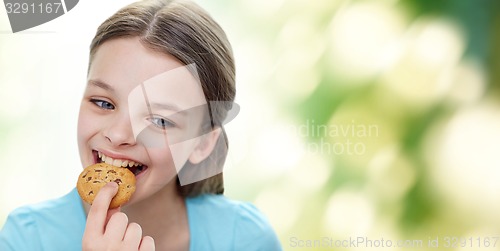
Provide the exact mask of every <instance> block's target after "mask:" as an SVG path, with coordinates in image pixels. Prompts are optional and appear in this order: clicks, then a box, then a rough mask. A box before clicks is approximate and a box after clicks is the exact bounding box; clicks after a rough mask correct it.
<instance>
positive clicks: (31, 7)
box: [4, 0, 78, 33]
mask: <svg viewBox="0 0 500 251" xmlns="http://www.w3.org/2000/svg"><path fill="white" fill-rule="evenodd" d="M77 4H78V0H59V1H57V0H4V6H5V10H6V12H7V16H8V17H9V22H10V27H11V29H12V32H13V33H16V32H19V31H23V30H27V29H30V28H33V27H36V26H38V25H41V24H44V23H46V22H49V21H52V20H54V19H56V18H58V17H60V16H62V15H64V14H65V13H67V12H68V11H70V10H71V9H73V8H74V7H75V6H76V5H77Z"/></svg>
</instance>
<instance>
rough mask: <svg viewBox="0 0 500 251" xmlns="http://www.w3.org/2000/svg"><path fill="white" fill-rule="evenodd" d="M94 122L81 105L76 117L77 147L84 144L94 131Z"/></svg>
mask: <svg viewBox="0 0 500 251" xmlns="http://www.w3.org/2000/svg"><path fill="white" fill-rule="evenodd" d="M95 126H96V121H95V119H92V116H91V115H90V113H89V112H88V109H85V107H84V106H83V105H82V106H81V107H80V113H79V115H78V127H77V137H78V145H80V146H81V145H82V144H85V143H86V141H87V140H89V138H90V136H91V135H92V133H93V131H95V128H94V127H95Z"/></svg>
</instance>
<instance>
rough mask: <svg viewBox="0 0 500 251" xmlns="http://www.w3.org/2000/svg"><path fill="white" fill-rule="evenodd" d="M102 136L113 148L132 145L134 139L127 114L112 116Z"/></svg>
mask: <svg viewBox="0 0 500 251" xmlns="http://www.w3.org/2000/svg"><path fill="white" fill-rule="evenodd" d="M103 135H104V137H106V139H107V140H108V141H109V142H110V143H111V144H112V145H113V146H114V147H118V146H126V145H134V144H135V138H134V133H133V131H132V125H131V122H130V117H129V115H128V113H126V114H117V116H113V117H112V118H111V119H110V121H109V126H108V127H106V128H105V130H104V131H103Z"/></svg>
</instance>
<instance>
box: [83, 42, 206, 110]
mask: <svg viewBox="0 0 500 251" xmlns="http://www.w3.org/2000/svg"><path fill="white" fill-rule="evenodd" d="M190 67H191V68H189V69H188V67H186V66H184V65H183V64H182V63H181V62H180V61H179V60H177V59H176V58H175V57H173V56H171V55H168V54H165V53H160V52H157V51H154V50H151V49H149V48H147V47H145V46H144V45H143V44H142V43H141V42H140V40H139V38H138V37H133V38H119V39H113V40H109V41H106V42H105V43H103V44H102V45H100V46H99V48H98V49H97V51H96V53H95V55H94V57H93V59H92V62H91V66H90V69H89V75H88V79H89V81H91V80H92V81H96V80H97V81H100V82H103V83H106V84H107V85H109V86H110V87H111V88H113V89H114V90H115V91H116V93H117V94H118V95H119V96H121V97H125V96H128V95H129V94H131V93H132V92H133V90H135V89H137V88H142V89H144V88H146V90H144V91H147V92H148V93H149V96H150V98H153V99H155V101H157V102H161V100H162V99H165V100H168V101H169V102H174V103H177V104H178V106H179V107H183V108H186V109H187V108H190V107H193V106H196V105H200V104H201V103H205V99H204V95H203V91H202V88H201V84H200V82H199V80H198V77H197V74H196V67H195V65H190ZM193 69H194V71H193Z"/></svg>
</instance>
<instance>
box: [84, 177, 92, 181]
mask: <svg viewBox="0 0 500 251" xmlns="http://www.w3.org/2000/svg"><path fill="white" fill-rule="evenodd" d="M84 178H85V177H84ZM91 179H92V176H89V177H88V178H87V182H89V181H90V180H91Z"/></svg>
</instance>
